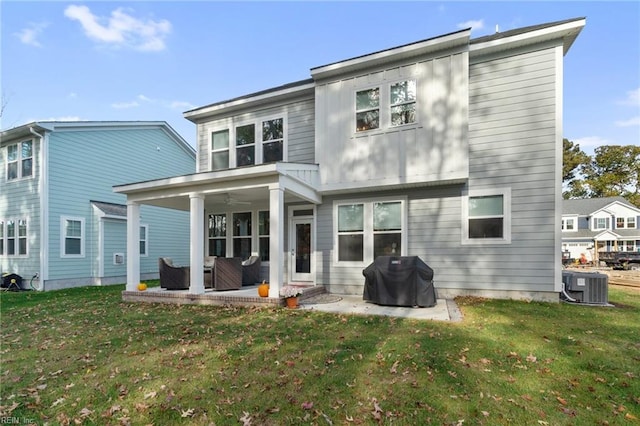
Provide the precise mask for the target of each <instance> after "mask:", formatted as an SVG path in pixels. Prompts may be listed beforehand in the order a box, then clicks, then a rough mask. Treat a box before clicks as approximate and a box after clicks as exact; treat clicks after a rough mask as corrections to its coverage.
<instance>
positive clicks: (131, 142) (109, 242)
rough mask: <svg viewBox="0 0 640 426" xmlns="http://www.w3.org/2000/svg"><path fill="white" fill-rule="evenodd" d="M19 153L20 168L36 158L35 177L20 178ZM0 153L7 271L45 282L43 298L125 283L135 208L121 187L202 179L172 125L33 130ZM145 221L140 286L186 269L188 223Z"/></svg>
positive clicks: (12, 136)
mask: <svg viewBox="0 0 640 426" xmlns="http://www.w3.org/2000/svg"><path fill="white" fill-rule="evenodd" d="M25 145H28V146H30V147H31V148H23V146H25ZM14 146H17V147H19V149H18V151H19V153H18V154H19V155H17V161H23V162H24V161H25V159H26V158H23V157H25V154H26V153H32V155H31V157H30V159H31V166H30V167H31V171H30V173H26V172H22V173H21V174H20V173H19V174H18V175H17V176H15V177H14V176H13V175H14V174H15V173H13V171H12V170H13V168H14V167H13V166H12V164H13V163H14V161H15V160H14V158H16V155H15V154H14V152H15V148H13V147H14ZM0 152H2V153H3V157H2V162H1V168H2V170H3V176H2V178H1V179H2V188H3V191H2V195H1V196H0V223H2V230H1V231H0V241H1V243H0V244H1V245H0V270H1V271H2V272H3V273H16V274H18V275H21V276H22V277H23V278H24V279H28V280H31V278H32V277H33V276H35V275H36V274H37V276H38V277H37V278H35V279H34V286H35V287H37V288H39V289H42V290H52V289H59V288H67V287H74V286H80V285H102V284H114V283H122V282H124V281H125V277H126V264H127V246H126V219H127V216H126V200H125V198H124V197H123V196H121V195H119V194H114V193H113V190H112V187H113V185H114V184H116V183H118V182H122V181H129V180H142V179H155V178H158V177H160V176H164V175H166V174H172V173H191V172H193V171H194V170H195V151H194V150H193V148H191V147H190V146H189V145H188V144H187V143H186V141H184V139H182V138H181V137H180V136H179V135H178V134H177V133H175V131H173V129H171V127H170V126H168V125H167V124H166V123H164V122H38V123H30V124H27V125H24V126H20V127H17V128H14V129H9V130H6V131H3V132H2V147H1V149H0ZM23 168H24V167H23ZM5 189H6V190H5ZM142 215H143V217H142V219H141V225H140V230H139V250H140V255H141V259H142V260H143V262H142V267H141V271H142V272H143V275H142V276H141V278H142V279H146V278H153V277H157V274H158V270H157V257H158V256H173V257H175V258H176V261H177V262H187V261H188V245H189V242H188V233H189V228H188V224H187V220H188V216H186V215H185V214H184V213H183V212H177V211H174V210H165V209H159V208H157V207H150V206H148V207H145V209H144V210H143V212H142ZM14 227H15V230H14V229H13V228H14ZM14 234H16V235H20V238H23V239H22V240H20V239H18V240H16V241H17V243H15V242H14V239H15V238H14V237H13V235H14Z"/></svg>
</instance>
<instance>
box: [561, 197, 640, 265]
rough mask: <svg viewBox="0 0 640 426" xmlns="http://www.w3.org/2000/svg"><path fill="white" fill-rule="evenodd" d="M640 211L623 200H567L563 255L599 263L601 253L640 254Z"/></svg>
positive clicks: (564, 208) (563, 205)
mask: <svg viewBox="0 0 640 426" xmlns="http://www.w3.org/2000/svg"><path fill="white" fill-rule="evenodd" d="M639 223H640V209H639V208H637V207H635V206H634V205H633V204H631V203H630V202H628V201H627V200H625V199H624V198H623V197H609V198H591V199H584V200H564V201H563V202H562V251H563V252H569V257H570V258H571V259H580V258H581V257H582V255H584V256H585V258H586V260H587V261H597V260H598V258H599V256H598V254H599V253H602V252H611V251H640V225H639Z"/></svg>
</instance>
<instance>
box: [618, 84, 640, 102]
mask: <svg viewBox="0 0 640 426" xmlns="http://www.w3.org/2000/svg"><path fill="white" fill-rule="evenodd" d="M620 104H622V105H631V106H640V87H638V88H637V89H635V90H629V91H628V92H627V97H626V98H625V99H624V100H622V101H620Z"/></svg>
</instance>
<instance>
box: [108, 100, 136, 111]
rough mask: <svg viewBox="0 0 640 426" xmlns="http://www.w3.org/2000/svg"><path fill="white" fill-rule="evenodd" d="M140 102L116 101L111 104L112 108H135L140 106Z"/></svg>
mask: <svg viewBox="0 0 640 426" xmlns="http://www.w3.org/2000/svg"><path fill="white" fill-rule="evenodd" d="M139 106H140V104H139V103H138V102H136V101H131V102H116V103H113V104H111V107H112V108H115V109H127V108H135V107H139Z"/></svg>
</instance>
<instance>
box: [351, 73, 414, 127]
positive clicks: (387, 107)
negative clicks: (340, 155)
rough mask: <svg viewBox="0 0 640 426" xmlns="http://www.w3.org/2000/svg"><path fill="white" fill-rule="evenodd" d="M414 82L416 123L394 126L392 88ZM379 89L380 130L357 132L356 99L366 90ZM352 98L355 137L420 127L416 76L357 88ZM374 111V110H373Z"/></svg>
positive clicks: (352, 124)
mask: <svg viewBox="0 0 640 426" xmlns="http://www.w3.org/2000/svg"><path fill="white" fill-rule="evenodd" d="M410 80H413V81H415V82H416V100H415V104H416V121H414V122H413V123H406V124H398V125H395V126H394V125H392V124H391V106H392V105H391V86H393V85H394V84H398V83H402V82H405V81H410ZM376 88H378V89H379V90H380V102H379V103H378V110H379V116H378V120H379V123H378V128H376V129H369V130H360V131H358V130H357V127H356V126H357V124H358V120H357V118H356V116H357V113H358V112H359V110H358V109H357V105H356V99H357V94H358V92H362V91H365V90H372V89H376ZM351 98H352V99H353V112H352V114H353V115H352V122H351V128H352V129H353V135H354V136H355V137H357V136H363V135H370V134H375V133H376V132H385V131H388V130H399V129H406V128H407V127H411V126H418V125H419V122H420V114H419V109H420V90H419V81H418V78H417V77H415V76H406V77H404V78H399V79H395V80H389V81H383V82H381V83H380V84H375V85H367V86H361V87H358V88H355V89H354V90H353V93H352V94H351ZM371 109H373V108H371ZM360 111H365V110H360Z"/></svg>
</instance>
